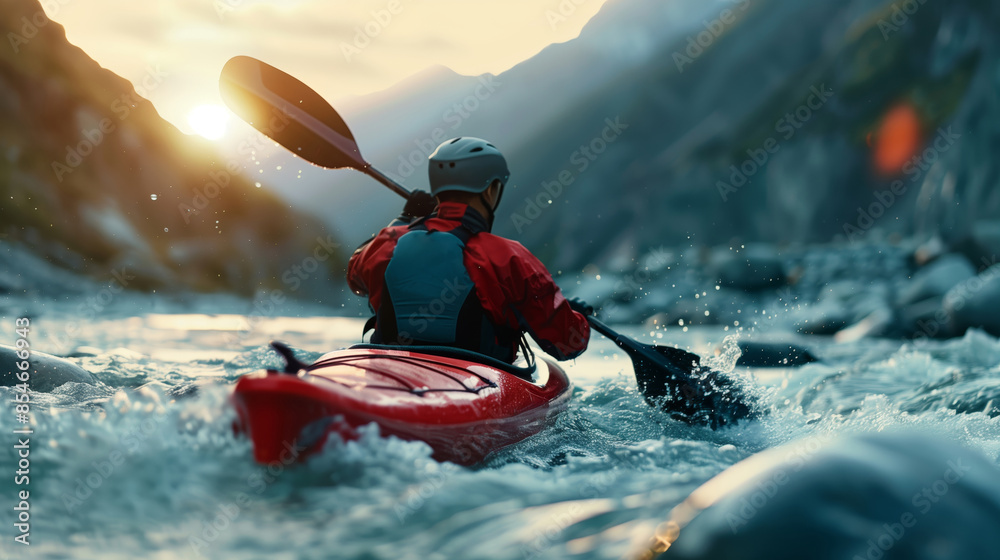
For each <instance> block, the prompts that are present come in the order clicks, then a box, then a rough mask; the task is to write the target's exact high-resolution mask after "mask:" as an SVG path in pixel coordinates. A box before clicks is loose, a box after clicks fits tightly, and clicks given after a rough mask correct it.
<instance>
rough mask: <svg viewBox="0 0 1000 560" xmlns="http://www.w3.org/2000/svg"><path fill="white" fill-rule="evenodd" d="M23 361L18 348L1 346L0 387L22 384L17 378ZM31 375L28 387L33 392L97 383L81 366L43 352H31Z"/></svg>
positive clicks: (29, 361)
mask: <svg viewBox="0 0 1000 560" xmlns="http://www.w3.org/2000/svg"><path fill="white" fill-rule="evenodd" d="M21 362H22V360H21V358H20V357H18V355H17V348H14V347H12V346H0V386H3V387H12V386H14V385H17V384H19V383H21V381H20V380H19V379H18V378H17V375H16V374H17V372H20V371H21V370H20V368H18V367H17V364H19V363H21ZM28 363H29V364H30V368H29V370H28V371H29V372H30V373H31V375H30V378H29V381H28V385H29V386H30V387H31V390H32V391H40V392H45V393H47V392H49V391H51V390H53V389H55V388H56V387H59V386H60V385H64V384H66V383H89V384H93V383H95V381H94V377H93V376H92V375H91V374H90V372H88V371H87V370H85V369H83V368H81V367H80V366H78V365H76V364H74V363H72V362H69V361H67V360H64V359H62V358H58V357H56V356H52V355H49V354H44V353H42V352H36V351H31V354H30V358H29V360H28Z"/></svg>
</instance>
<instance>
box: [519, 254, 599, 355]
mask: <svg viewBox="0 0 1000 560" xmlns="http://www.w3.org/2000/svg"><path fill="white" fill-rule="evenodd" d="M510 272H511V276H512V278H511V279H510V284H509V287H510V289H511V291H512V293H511V296H512V297H511V300H510V302H511V303H510V308H511V310H512V311H513V313H514V314H515V316H516V318H517V321H518V323H519V324H520V325H521V328H522V329H524V330H525V331H526V332H527V333H528V334H529V335H531V338H533V339H534V340H535V342H537V343H538V345H539V346H540V347H541V349H542V350H544V351H545V352H546V353H547V354H550V355H551V356H553V357H554V358H555V359H557V360H560V361H563V360H571V359H573V358H576V357H577V356H579V355H580V354H582V353H583V351H584V350H586V349H587V344H588V343H589V342H590V324H589V323H588V322H587V318H586V317H584V316H583V315H582V314H580V313H577V312H575V311H573V310H572V309H570V306H569V302H568V301H566V298H565V297H563V294H562V291H561V290H560V289H559V286H557V285H556V283H555V281H554V280H553V279H552V275H551V274H549V271H548V270H546V269H545V266H544V265H543V264H542V263H541V262H540V261H539V260H538V259H537V258H535V256H534V255H532V254H531V253H529V252H528V251H527V249H523V248H522V251H520V254H519V255H518V256H517V258H516V259H515V260H514V261H513V262H512V263H511V270H510Z"/></svg>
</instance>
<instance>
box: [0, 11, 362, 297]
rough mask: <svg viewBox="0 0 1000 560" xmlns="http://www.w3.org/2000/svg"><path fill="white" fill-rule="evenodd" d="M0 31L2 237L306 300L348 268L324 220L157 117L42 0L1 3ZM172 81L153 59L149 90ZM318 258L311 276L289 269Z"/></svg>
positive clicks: (80, 262) (102, 266)
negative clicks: (0, 40) (73, 39)
mask: <svg viewBox="0 0 1000 560" xmlns="http://www.w3.org/2000/svg"><path fill="white" fill-rule="evenodd" d="M0 31H2V35H3V37H4V38H5V40H4V42H5V43H6V44H5V45H3V46H2V47H0V200H2V201H3V202H2V203H0V224H2V225H0V244H15V245H18V246H22V247H26V248H27V249H29V250H30V251H31V252H33V253H34V254H35V255H37V256H40V257H42V258H44V259H46V260H47V261H50V262H52V263H56V264H58V265H60V266H62V267H64V268H68V269H72V270H75V271H78V272H82V273H84V274H87V275H89V276H92V277H94V278H97V279H111V278H113V277H116V276H115V275H118V276H121V275H123V274H124V275H126V276H127V277H129V280H130V287H135V288H143V289H160V290H162V289H172V288H177V289H195V290H232V291H237V292H240V293H247V294H249V293H254V292H256V291H258V290H261V289H265V288H283V289H284V290H286V291H292V292H294V291H297V290H299V289H301V288H302V287H303V286H305V289H304V290H303V291H302V292H300V293H301V294H302V295H306V294H308V293H310V291H314V292H319V291H321V290H322V291H325V290H327V289H328V288H329V285H330V281H331V280H332V279H334V278H336V277H339V276H340V275H341V274H342V270H343V263H344V255H343V252H342V251H341V250H340V249H339V248H337V247H336V246H335V245H336V242H335V240H334V239H332V238H330V237H329V236H328V232H327V231H326V230H325V229H324V226H323V224H322V223H321V222H320V221H319V220H317V219H315V218H313V217H308V216H306V215H305V214H302V213H300V212H297V211H294V210H291V209H289V208H288V207H287V206H286V205H285V204H284V203H282V202H280V201H279V200H278V199H277V198H276V197H275V196H274V195H273V194H271V193H270V192H269V191H267V190H266V189H262V188H255V186H254V184H253V183H252V182H251V181H250V180H249V179H248V178H247V177H246V176H245V175H244V169H243V165H242V164H241V163H239V162H238V160H235V159H234V160H225V159H223V158H222V157H220V156H219V155H217V152H216V151H215V149H214V146H213V145H211V144H209V143H207V142H206V141H205V140H202V139H200V137H193V136H187V135H184V134H182V133H181V132H180V131H178V130H177V129H176V128H174V127H173V126H172V125H170V124H168V123H167V122H166V121H164V120H163V119H162V118H160V116H159V115H158V114H157V112H156V110H155V109H154V108H153V106H152V105H151V104H150V103H149V102H148V101H147V100H146V99H144V98H143V97H141V95H140V94H139V93H137V91H136V88H135V87H133V85H132V84H131V83H130V82H128V81H127V80H124V79H122V78H121V77H119V76H117V75H115V74H114V73H112V72H110V71H108V70H106V69H103V68H101V67H100V66H99V65H98V64H97V63H96V62H95V61H94V60H92V59H91V58H90V57H88V56H87V55H86V53H84V52H83V51H82V50H80V49H78V48H77V47H75V46H73V45H71V44H69V43H68V42H67V40H66V36H65V33H64V31H63V28H62V27H61V26H60V25H59V24H57V23H56V22H54V21H51V20H49V19H48V18H47V17H46V15H45V12H44V11H43V10H42V7H41V6H40V4H39V3H38V2H37V1H36V0H6V2H5V4H4V10H3V12H2V13H0ZM164 80H169V75H166V74H165V73H164V72H163V71H162V70H161V69H159V68H158V67H156V66H150V67H149V69H148V72H147V74H146V76H144V78H143V80H142V84H141V86H142V87H145V88H147V89H148V88H155V87H157V85H159V84H161V83H163V81H164ZM7 253H8V254H10V252H9V251H8V252H7ZM314 254H315V255H321V256H323V257H324V258H322V259H320V261H322V262H320V263H319V265H318V266H316V267H313V270H312V274H311V275H310V276H311V281H312V283H311V284H309V283H308V282H306V283H304V282H302V278H299V279H298V281H296V279H295V278H291V277H288V276H285V274H286V273H287V272H288V271H290V270H292V267H294V266H296V265H300V264H302V263H303V262H305V259H308V258H314V257H313V255H314ZM327 255H328V256H327ZM310 264H311V263H310ZM293 274H296V275H298V274H299V273H297V272H295V273H293ZM283 276H285V278H282V277H283ZM300 276H301V275H300Z"/></svg>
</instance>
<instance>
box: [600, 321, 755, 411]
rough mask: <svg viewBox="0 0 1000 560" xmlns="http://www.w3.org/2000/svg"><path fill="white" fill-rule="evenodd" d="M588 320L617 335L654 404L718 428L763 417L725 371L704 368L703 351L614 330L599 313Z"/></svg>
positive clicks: (609, 334) (603, 331)
mask: <svg viewBox="0 0 1000 560" xmlns="http://www.w3.org/2000/svg"><path fill="white" fill-rule="evenodd" d="M587 320H588V321H589V322H590V327H591V328H592V329H594V330H595V331H597V332H599V333H601V334H603V335H604V336H606V337H608V338H609V339H611V340H612V341H613V342H614V343H615V344H617V345H618V347H619V348H621V349H622V350H624V351H625V353H626V354H628V356H629V358H631V359H632V366H633V370H634V371H635V380H636V383H638V385H639V391H640V392H641V393H642V396H643V397H644V398H645V399H646V402H647V403H649V405H650V406H652V407H654V408H660V409H662V410H663V411H665V412H667V413H668V414H670V415H671V416H673V417H674V418H677V419H678V420H682V421H684V422H687V423H689V424H704V425H708V426H709V427H711V428H712V429H713V430H714V429H717V428H721V427H722V426H725V425H727V424H735V423H737V422H738V421H739V420H744V419H749V418H755V417H757V416H758V413H757V410H756V407H755V406H753V405H754V404H755V403H754V400H753V399H752V398H751V397H750V396H749V395H747V394H746V393H745V392H744V391H743V390H742V389H740V387H738V386H737V385H736V384H734V383H733V382H732V380H730V379H727V378H726V377H724V376H723V374H722V373H720V372H717V371H715V370H712V369H709V368H706V367H704V366H702V365H701V357H700V356H698V355H697V354H692V353H690V352H686V351H684V350H681V349H680V348H672V347H670V346H657V345H651V344H643V343H641V342H638V341H636V340H633V339H631V338H629V337H627V336H625V335H622V334H619V333H617V332H615V331H613V330H612V329H611V327H608V326H607V325H605V324H604V323H602V322H601V321H599V320H597V318H595V317H593V316H588V317H587Z"/></svg>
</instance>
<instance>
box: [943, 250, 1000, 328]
mask: <svg viewBox="0 0 1000 560" xmlns="http://www.w3.org/2000/svg"><path fill="white" fill-rule="evenodd" d="M943 307H944V312H945V315H946V316H947V321H948V326H949V327H950V328H951V329H952V330H953V333H954V334H955V335H961V334H962V333H964V332H965V331H966V330H968V329H970V328H979V329H983V330H984V331H986V332H988V333H990V334H992V335H993V336H1000V265H996V266H993V267H990V268H988V269H987V270H986V271H985V272H983V273H982V274H980V275H979V276H976V277H974V278H970V279H968V280H966V281H965V282H962V283H961V284H959V285H957V286H955V287H954V288H952V289H951V290H949V291H948V293H947V294H946V295H945V297H944V304H943Z"/></svg>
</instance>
